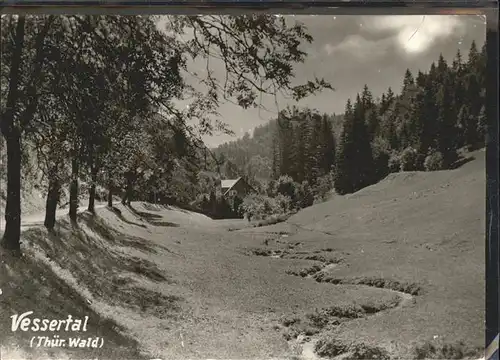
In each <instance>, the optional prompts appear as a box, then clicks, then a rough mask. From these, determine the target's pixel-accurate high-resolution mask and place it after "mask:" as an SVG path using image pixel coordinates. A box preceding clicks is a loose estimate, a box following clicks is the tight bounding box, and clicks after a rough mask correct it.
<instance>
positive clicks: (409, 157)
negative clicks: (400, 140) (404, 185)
mask: <svg viewBox="0 0 500 360" xmlns="http://www.w3.org/2000/svg"><path fill="white" fill-rule="evenodd" d="M417 160H418V152H417V150H415V149H414V148H412V147H407V148H406V149H404V150H403V152H402V153H401V171H415V170H416V169H417Z"/></svg>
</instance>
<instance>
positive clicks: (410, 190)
mask: <svg viewBox="0 0 500 360" xmlns="http://www.w3.org/2000/svg"><path fill="white" fill-rule="evenodd" d="M474 156H475V157H476V159H475V160H474V161H472V162H469V163H468V164H466V165H464V166H463V167H462V168H459V169H457V170H453V171H443V172H433V173H419V172H416V173H399V174H395V175H391V176H389V177H388V178H386V179H385V180H383V181H382V182H380V183H379V184H377V185H374V186H372V187H369V188H366V189H364V190H362V191H360V192H358V193H355V194H353V195H351V196H345V197H341V196H336V197H334V198H333V199H332V200H331V201H328V202H325V203H322V204H318V205H315V206H312V207H310V208H307V209H304V210H303V211H301V212H299V213H297V214H296V215H294V216H292V217H291V218H290V219H289V220H288V221H287V222H284V223H281V224H276V225H272V226H267V227H258V228H245V229H241V230H238V231H228V229H229V228H231V227H236V226H241V225H242V221H237V222H238V224H234V223H232V222H230V221H228V220H224V221H214V220H212V219H210V218H208V217H206V216H203V215H200V214H197V213H192V212H189V211H186V210H182V209H178V208H167V207H158V206H152V205H149V204H145V203H132V206H131V207H130V208H129V207H123V206H121V205H120V206H118V207H117V209H114V210H111V209H108V208H99V209H97V214H96V215H95V216H91V215H90V214H88V213H82V214H80V222H79V226H78V227H74V226H72V225H71V224H70V223H68V221H67V220H66V219H65V218H62V219H61V220H60V222H59V225H58V227H57V229H56V232H55V234H48V233H46V231H45V230H44V229H42V228H38V227H34V228H32V229H30V230H27V231H25V232H24V233H23V251H24V254H25V256H24V257H23V259H22V261H15V260H14V259H10V258H7V257H6V256H5V255H3V254H2V264H1V266H2V270H1V272H0V274H1V276H0V288H1V289H2V291H3V294H2V296H0V319H1V321H2V324H3V323H5V324H7V325H8V326H7V328H9V327H10V319H9V317H10V316H11V315H12V314H15V313H22V312H24V311H29V310H34V311H35V313H37V314H43V316H44V317H49V318H56V319H63V318H66V316H67V314H72V315H74V316H75V317H78V316H79V317H83V316H84V315H89V316H90V324H91V328H90V329H89V332H88V333H89V334H90V335H89V336H102V337H104V339H105V344H104V346H103V348H102V349H97V350H92V349H90V350H78V353H77V354H78V355H77V356H78V358H84V357H90V356H99V358H103V359H141V358H147V357H148V356H155V357H159V358H172V359H173V358H175V359H188V358H191V359H192V358H205V359H206V358H243V357H244V358H289V359H292V358H293V359H298V358H303V359H317V358H318V354H320V355H321V356H324V357H334V356H337V355H338V356H341V357H344V358H349V356H351V357H354V358H367V357H370V356H372V358H373V356H375V355H377V356H378V358H379V359H389V358H408V359H410V358H412V359H416V358H425V357H427V358H436V359H437V358H452V357H462V358H463V357H466V356H468V355H470V356H472V355H477V354H479V350H478V348H480V347H481V346H482V345H483V339H484V335H483V330H484V329H483V327H484V321H483V320H484V284H483V277H484V208H485V204H484V194H485V176H484V153H482V152H477V153H475V154H474ZM28 289H29V290H28ZM61 309H62V310H61ZM1 336H2V338H1V342H2V344H14V343H15V344H16V345H17V346H21V348H22V351H25V352H28V353H31V354H32V357H33V358H39V357H37V356H38V355H39V354H40V352H39V351H40V350H39V349H35V350H34V349H30V348H29V340H30V337H31V336H33V334H29V333H23V334H19V333H11V332H10V331H9V332H2V335H1ZM61 336H66V337H67V335H66V334H64V335H61ZM461 340H463V341H464V344H460V341H461ZM4 346H5V345H4ZM9 348H10V349H12V346H11V347H9ZM53 350H54V352H55V354H57V355H58V356H60V355H61V354H60V351H58V349H53ZM62 350H63V352H65V353H66V355H67V349H62ZM17 351H19V350H17ZM4 354H6V351H5V349H4V351H3V353H2V355H4ZM7 354H8V355H9V354H14V353H13V352H12V350H10V352H7ZM75 354H76V353H73V355H74V356H76V355H75ZM48 355H50V354H48ZM7 358H8V356H7ZM12 358H14V356H12Z"/></svg>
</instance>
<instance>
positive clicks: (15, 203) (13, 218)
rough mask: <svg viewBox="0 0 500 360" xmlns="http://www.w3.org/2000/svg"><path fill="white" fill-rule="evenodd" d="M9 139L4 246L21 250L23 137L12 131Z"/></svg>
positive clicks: (16, 250)
mask: <svg viewBox="0 0 500 360" xmlns="http://www.w3.org/2000/svg"><path fill="white" fill-rule="evenodd" d="M6 140H7V204H6V206H5V232H4V234H3V239H2V247H3V248H5V249H8V250H13V251H15V252H18V251H20V250H21V245H20V238H21V139H20V136H19V135H18V134H13V133H11V134H10V136H9V137H8V138H7V139H6Z"/></svg>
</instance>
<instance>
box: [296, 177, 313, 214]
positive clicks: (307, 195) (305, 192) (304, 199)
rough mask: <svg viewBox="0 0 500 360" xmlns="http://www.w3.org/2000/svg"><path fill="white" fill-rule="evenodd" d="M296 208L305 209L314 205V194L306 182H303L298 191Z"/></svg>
mask: <svg viewBox="0 0 500 360" xmlns="http://www.w3.org/2000/svg"><path fill="white" fill-rule="evenodd" d="M297 197H298V204H297V205H298V206H297V207H298V208H300V209H303V208H305V207H308V206H311V205H313V204H314V193H313V189H312V188H311V185H309V183H308V182H307V181H303V182H302V184H300V186H299V189H298V195H297Z"/></svg>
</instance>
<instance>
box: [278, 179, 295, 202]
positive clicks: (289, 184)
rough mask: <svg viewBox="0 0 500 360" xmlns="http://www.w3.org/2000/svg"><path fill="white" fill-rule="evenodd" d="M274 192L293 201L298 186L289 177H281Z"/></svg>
mask: <svg viewBox="0 0 500 360" xmlns="http://www.w3.org/2000/svg"><path fill="white" fill-rule="evenodd" d="M276 190H277V193H278V194H281V195H283V196H288V197H289V198H290V199H292V200H295V197H296V196H297V190H298V184H297V183H296V182H295V181H293V179H292V177H291V176H288V175H281V176H280V177H279V179H278V181H277V183H276Z"/></svg>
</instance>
